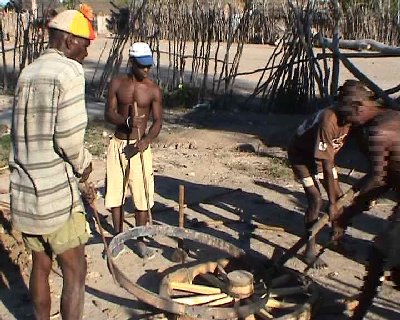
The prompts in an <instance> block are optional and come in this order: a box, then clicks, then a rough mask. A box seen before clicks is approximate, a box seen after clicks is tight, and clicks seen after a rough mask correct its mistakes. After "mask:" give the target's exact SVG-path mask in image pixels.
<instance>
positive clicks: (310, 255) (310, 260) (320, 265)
mask: <svg viewBox="0 0 400 320" xmlns="http://www.w3.org/2000/svg"><path fill="white" fill-rule="evenodd" d="M303 260H304V262H305V263H306V264H307V267H308V268H311V269H326V268H328V264H327V263H326V262H325V261H324V260H322V259H321V258H319V257H317V255H316V253H315V252H306V253H304V257H303Z"/></svg>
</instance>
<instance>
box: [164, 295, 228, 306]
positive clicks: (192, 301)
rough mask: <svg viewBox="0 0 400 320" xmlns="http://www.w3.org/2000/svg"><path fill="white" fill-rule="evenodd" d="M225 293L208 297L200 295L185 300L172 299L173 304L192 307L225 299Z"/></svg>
mask: <svg viewBox="0 0 400 320" xmlns="http://www.w3.org/2000/svg"><path fill="white" fill-rule="evenodd" d="M227 296H228V295H227V294H226V293H218V294H209V295H201V296H193V297H185V298H175V299H172V300H173V301H174V302H177V303H182V304H187V305H189V306H194V305H197V304H203V303H208V302H211V301H214V300H219V299H222V298H225V297H227Z"/></svg>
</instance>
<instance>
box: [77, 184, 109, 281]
mask: <svg viewBox="0 0 400 320" xmlns="http://www.w3.org/2000/svg"><path fill="white" fill-rule="evenodd" d="M85 188H86V190H87V191H89V190H91V189H92V188H91V187H90V185H89V183H88V181H87V180H86V181H85ZM89 206H90V208H92V210H93V215H94V218H95V220H96V223H97V226H98V227H99V230H100V235H101V240H103V244H104V250H105V252H106V256H107V262H108V267H109V269H110V272H111V275H112V277H113V280H114V282H115V283H117V281H116V277H115V273H114V267H113V265H112V263H111V261H112V260H111V259H112V258H111V254H110V250H109V249H108V244H107V241H106V237H105V236H104V231H103V227H102V226H101V223H100V218H99V213H98V211H97V208H96V204H95V203H94V201H93V202H91V203H89Z"/></svg>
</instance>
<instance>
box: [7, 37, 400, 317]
mask: <svg viewBox="0 0 400 320" xmlns="http://www.w3.org/2000/svg"><path fill="white" fill-rule="evenodd" d="M96 46H97V49H98V50H101V49H102V47H103V45H102V44H97V45H96ZM248 50H249V51H248V52H247V54H246V57H249V58H248V59H247V60H246V61H247V65H246V63H244V65H242V66H241V67H242V68H243V70H252V69H253V66H254V69H255V68H257V67H260V65H261V66H262V65H263V64H264V62H263V61H265V59H263V57H264V56H265V54H266V53H265V52H266V51H267V52H270V51H271V47H265V46H252V48H249V49H248ZM90 54H91V55H90V56H89V61H95V58H94V57H95V55H94V54H93V53H90ZM250 54H253V55H254V59H251V56H250ZM257 61H258V62H257ZM360 61H361V63H362V64H363V68H364V69H363V70H365V72H366V73H368V74H373V75H374V76H373V78H374V80H376V82H377V83H379V84H381V85H382V87H384V88H388V87H391V86H394V85H397V84H398V81H396V79H393V78H394V77H392V74H397V73H395V72H394V69H395V68H400V67H399V64H398V63H395V61H396V60H394V59H392V58H387V59H382V60H379V61H378V60H377V59H376V60H375V61H374V62H373V63H372V61H368V62H366V61H365V60H360ZM257 64H258V65H257ZM378 64H379V68H378V67H377V65H378ZM385 70H386V71H385ZM389 70H390V72H389ZM90 71H93V70H89V72H90ZM345 78H346V77H345V75H342V76H341V79H342V81H343V79H345ZM89 79H90V77H89ZM246 80H247V81H252V79H246ZM253 80H254V79H253ZM1 101H3V103H2V104H1V108H0V111H1V113H0V123H6V124H8V123H9V122H8V121H9V112H10V99H9V98H7V97H3V98H2V100H1ZM102 107H103V105H102V104H101V103H91V104H90V105H89V114H90V116H91V118H101V114H102ZM303 118H304V117H303V116H285V115H265V114H256V113H248V112H246V113H244V112H240V111H213V110H208V109H191V110H165V124H164V126H163V129H162V132H161V134H160V136H159V138H158V139H157V141H155V143H154V144H153V146H152V148H153V156H154V170H155V185H156V195H155V201H156V204H155V206H154V208H153V210H152V212H153V218H154V220H155V222H156V223H158V222H161V223H167V224H172V225H177V223H178V214H177V211H176V210H174V209H168V208H171V207H172V208H177V203H178V186H179V185H181V184H182V185H184V186H185V195H186V203H188V204H190V205H188V207H187V208H186V209H185V213H186V217H187V218H186V222H187V226H188V228H192V227H193V224H191V223H190V221H191V220H193V219H195V218H197V219H198V220H200V221H202V220H208V219H212V220H221V219H228V220H236V221H237V220H244V221H247V222H251V223H259V224H262V225H270V226H280V227H282V230H263V229H261V228H256V229H255V230H250V231H249V230H248V229H246V228H244V227H243V224H241V223H225V224H224V225H217V226H210V227H203V228H201V229H197V231H201V232H204V233H207V234H211V235H214V236H216V237H219V238H222V239H225V240H226V241H228V242H230V243H232V244H234V245H236V246H238V247H240V248H242V249H244V250H245V251H246V252H247V253H249V254H257V253H258V254H261V255H263V256H265V257H267V258H268V257H271V255H272V252H273V250H274V248H283V249H286V248H289V247H290V246H291V245H292V244H294V243H295V242H296V240H297V239H298V238H299V236H301V235H302V232H303V230H302V228H303V213H304V209H305V203H306V200H305V197H304V194H303V191H302V187H301V186H300V185H299V184H298V183H296V182H295V181H294V179H293V176H292V173H291V170H290V169H289V168H288V167H287V164H286V152H285V147H286V143H287V141H288V139H289V136H290V134H291V133H292V132H293V130H294V129H295V128H296V126H297V125H298V124H299V123H300V122H301V121H302V120H303ZM104 130H107V129H106V128H105V129H104ZM353 147H354V146H353ZM104 167H105V164H104V156H99V157H98V158H97V159H96V160H95V162H94V172H93V173H92V175H91V178H90V179H91V180H92V181H93V182H94V183H95V184H96V186H97V187H98V189H99V192H100V195H102V194H103V193H104V188H103V187H104ZM352 168H355V169H356V170H355V172H354V173H352V174H351V175H350V176H349V172H350V170H351V169H352ZM364 168H365V161H364V160H363V158H362V156H361V155H360V154H358V153H357V151H355V150H354V149H353V148H352V145H351V144H350V145H349V146H347V147H346V148H345V149H344V150H343V151H342V152H341V154H340V156H339V173H340V174H341V175H340V178H341V182H342V186H343V189H347V188H348V187H349V186H350V184H352V183H354V182H355V181H356V179H358V178H359V177H361V176H362V175H363V173H362V171H363V169H364ZM7 189H8V172H7V171H3V173H2V174H1V175H0V190H2V191H3V193H4V194H2V195H0V201H1V202H0V203H3V204H4V203H7V202H8V194H7ZM324 196H325V195H324ZM325 198H326V197H325ZM96 204H97V208H98V210H99V212H100V213H101V214H102V215H103V216H104V219H103V225H104V227H105V228H106V229H107V230H110V227H111V224H110V218H109V216H108V212H107V210H106V209H105V208H104V205H103V199H102V197H101V198H100V199H98V200H97V203H96ZM392 205H393V202H392V201H391V200H388V199H380V200H379V201H378V204H377V205H376V206H375V207H374V208H373V209H372V210H371V212H369V213H368V214H363V215H361V216H360V217H358V218H357V219H355V221H354V225H353V227H352V228H350V230H349V232H348V239H347V240H348V242H349V243H350V244H351V245H353V246H354V247H355V248H356V253H355V254H354V255H353V256H351V257H344V256H341V255H339V254H337V253H335V252H332V251H330V250H325V251H324V253H323V255H322V257H323V259H324V260H325V261H326V262H327V263H328V264H329V268H328V269H325V270H318V271H316V270H309V271H308V272H307V275H308V276H310V277H311V279H312V280H313V281H315V283H316V284H318V286H319V289H320V297H321V299H322V301H324V303H327V302H331V301H333V300H337V299H343V298H346V297H350V296H352V295H353V294H355V293H357V292H358V290H359V288H360V287H361V285H362V280H363V276H364V270H365V265H366V263H367V250H368V246H369V245H370V243H371V242H370V241H371V239H372V238H373V237H374V235H376V234H377V233H378V232H379V231H380V230H382V229H383V228H384V226H385V218H386V217H387V216H388V215H389V213H390V210H391V207H392ZM6 211H7V210H3V212H4V213H6ZM126 212H127V213H131V212H133V210H132V206H131V204H130V201H129V200H128V203H127V205H126ZM4 213H3V215H0V227H1V228H0V244H1V246H0V253H1V257H0V266H1V268H0V271H1V272H0V274H1V275H2V278H0V300H1V302H0V319H5V320H8V319H32V307H31V305H30V303H29V297H28V294H27V285H28V283H27V274H29V268H30V259H29V256H28V255H26V253H25V252H24V250H22V247H23V246H22V243H21V241H20V237H19V235H18V234H13V235H14V237H12V236H10V235H9V234H8V233H7V230H8V229H7V227H9V225H8V223H7V219H8V218H9V216H8V215H7V214H4ZM89 220H91V218H90V217H89ZM90 225H91V227H92V231H93V237H92V238H91V239H90V242H89V243H88V245H87V249H86V252H87V261H88V275H87V281H86V294H85V311H84V318H85V319H99V320H102V319H121V320H122V319H146V318H149V317H150V316H151V315H154V314H157V313H160V311H157V310H154V309H152V308H150V307H149V306H147V305H145V304H143V303H141V302H140V301H138V299H137V298H135V297H134V296H132V295H131V294H129V293H127V292H126V291H125V290H124V289H123V288H121V287H119V286H118V285H117V284H115V283H113V280H112V277H111V275H110V273H109V271H108V270H107V266H106V262H105V260H104V259H103V257H102V251H103V245H102V243H101V238H100V236H99V235H98V233H96V232H95V229H94V225H93V221H92V220H91V221H90ZM133 225H134V219H133V218H131V217H128V218H127V219H126V224H125V229H126V230H127V229H128V228H129V227H130V226H133ZM107 236H108V237H110V235H109V234H108V233H107ZM328 237H329V230H328V228H326V229H324V230H323V231H322V232H321V234H320V236H319V238H318V240H319V244H320V245H321V246H323V245H324V244H325V243H326V242H327V240H328ZM164 240H165V239H164ZM164 240H163V241H164ZM165 241H166V243H167V246H157V243H151V244H150V245H152V246H154V247H155V248H156V249H157V255H156V257H155V259H153V260H150V261H144V260H140V259H139V258H138V257H137V256H136V255H135V254H134V253H133V251H132V250H131V244H130V243H127V248H128V250H127V251H126V252H125V253H123V254H122V255H121V256H120V257H118V259H117V263H118V266H119V267H120V268H121V269H122V270H123V271H124V272H126V274H127V275H128V276H129V278H130V279H131V280H132V281H137V282H138V283H140V284H142V285H145V286H148V287H149V288H151V289H153V290H157V283H158V282H159V281H160V279H161V277H162V276H163V275H165V272H167V271H168V270H169V268H170V267H172V266H174V263H172V262H171V261H170V259H169V258H170V255H171V252H172V251H173V248H175V247H176V243H175V241H174V240H168V239H167V240H165ZM196 256H197V258H198V259H199V260H200V261H206V260H209V259H210V258H211V257H218V254H217V253H216V255H215V256H214V255H212V254H211V253H210V252H208V251H205V250H199V251H198V252H196ZM286 265H287V266H288V267H290V268H293V269H295V270H299V271H301V272H303V271H304V269H305V267H306V265H305V264H304V263H303V262H302V261H301V260H300V259H299V257H294V258H292V259H291V260H289V261H288V263H287V264H286ZM53 269H54V271H53V272H52V273H51V275H50V281H51V291H52V312H51V313H52V319H60V316H59V299H60V294H61V288H62V278H61V277H60V271H59V268H58V266H57V265H56V263H55V264H54V268H53ZM166 270H167V271H166ZM399 301H400V292H399V291H397V290H395V289H394V288H393V284H392V283H391V282H385V283H384V285H383V287H382V290H381V292H380V293H379V296H378V298H377V299H376V300H375V303H374V305H373V306H372V307H371V309H370V313H369V314H368V317H367V319H393V320H394V319H400V304H399ZM322 311H323V309H322V310H321V313H319V314H317V315H316V316H315V317H314V318H315V319H345V316H344V315H341V314H340V313H339V311H338V310H330V312H331V314H328V313H326V312H325V313H323V312H322ZM333 311H336V313H332V312H333Z"/></svg>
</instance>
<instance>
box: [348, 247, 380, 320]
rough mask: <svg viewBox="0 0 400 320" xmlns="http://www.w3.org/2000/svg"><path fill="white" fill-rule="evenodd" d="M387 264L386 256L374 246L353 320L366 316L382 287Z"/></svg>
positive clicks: (359, 319) (360, 319)
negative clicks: (379, 288) (382, 278)
mask: <svg viewBox="0 0 400 320" xmlns="http://www.w3.org/2000/svg"><path fill="white" fill-rule="evenodd" d="M384 264H385V256H384V255H383V254H382V253H381V252H380V251H379V250H378V249H377V248H375V246H372V248H371V252H370V254H369V261H368V267H367V275H366V276H365V278H364V285H363V288H362V292H361V294H360V296H359V303H358V305H357V307H356V308H355V310H354V313H353V316H352V317H351V320H362V319H364V316H365V315H366V313H367V311H368V308H369V307H370V306H371V305H372V300H373V299H374V297H375V295H376V293H377V289H378V287H379V286H380V285H381V283H382V282H381V280H380V278H381V277H382V276H383V272H384V270H383V267H384Z"/></svg>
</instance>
